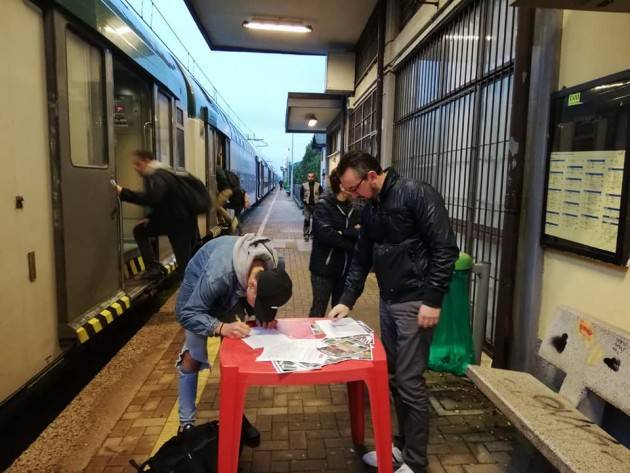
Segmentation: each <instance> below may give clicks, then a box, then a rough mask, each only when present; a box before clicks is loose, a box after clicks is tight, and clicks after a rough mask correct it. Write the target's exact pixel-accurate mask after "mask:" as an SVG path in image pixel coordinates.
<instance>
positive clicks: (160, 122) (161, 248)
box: [153, 85, 183, 260]
mask: <svg viewBox="0 0 630 473" xmlns="http://www.w3.org/2000/svg"><path fill="white" fill-rule="evenodd" d="M153 103H154V108H153V110H154V111H153V122H154V123H155V127H154V128H155V157H156V159H158V160H159V161H161V162H162V163H164V164H166V165H167V166H170V167H171V168H173V169H174V168H175V139H174V131H175V129H176V128H175V112H174V110H175V108H176V107H175V99H174V98H173V97H172V96H171V95H170V94H169V93H168V92H166V91H165V90H163V89H161V88H160V87H158V86H157V85H154V86H153ZM182 124H183V123H182ZM157 241H158V254H159V258H160V260H164V259H166V258H168V257H169V256H170V255H171V254H172V248H171V246H170V243H169V241H168V237H166V236H164V235H163V236H159V237H158V238H157Z"/></svg>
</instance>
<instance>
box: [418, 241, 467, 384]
mask: <svg viewBox="0 0 630 473" xmlns="http://www.w3.org/2000/svg"><path fill="white" fill-rule="evenodd" d="M472 266H473V261H472V258H471V257H470V255H467V254H466V253H463V252H462V253H460V254H459V259H458V260H457V262H456V263H455V271H454V272H453V278H452V279H451V282H450V284H449V287H448V292H447V293H446V295H445V297H444V302H443V304H442V313H441V314H440V321H439V323H438V326H437V327H436V328H435V331H434V332H433V342H432V344H431V351H430V352H429V368H430V369H432V370H433V371H442V372H449V373H453V374H456V375H457V376H463V375H464V374H465V373H466V369H467V368H468V364H469V363H474V362H475V349H474V347H473V340H472V333H471V330H470V301H469V291H468V278H469V275H470V270H471V268H472Z"/></svg>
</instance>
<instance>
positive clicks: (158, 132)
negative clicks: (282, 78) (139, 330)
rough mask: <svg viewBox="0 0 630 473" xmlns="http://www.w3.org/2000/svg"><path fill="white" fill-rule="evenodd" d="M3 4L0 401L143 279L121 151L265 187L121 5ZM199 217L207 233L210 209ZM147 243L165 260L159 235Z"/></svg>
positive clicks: (243, 144)
mask: <svg viewBox="0 0 630 473" xmlns="http://www.w3.org/2000/svg"><path fill="white" fill-rule="evenodd" d="M3 7H4V8H3V15H2V18H1V19H0V29H1V30H2V31H3V39H4V40H3V41H2V42H0V51H1V52H2V57H3V58H5V61H6V63H5V64H11V67H6V68H3V72H2V74H0V88H1V89H2V90H5V91H10V93H5V94H3V99H2V103H3V105H4V107H3V108H4V112H3V115H2V126H0V142H2V143H3V145H4V146H3V148H4V153H5V158H4V159H3V163H4V166H5V173H3V175H2V177H1V178H0V189H1V190H0V192H1V193H2V197H3V198H2V199H0V201H1V202H2V204H0V216H1V217H2V219H3V222H4V223H5V224H4V225H3V226H2V228H1V229H0V251H1V252H2V255H1V256H2V261H3V269H4V271H2V272H1V273H2V275H1V276H0V289H1V290H2V294H3V296H2V300H3V308H4V311H3V317H2V321H1V322H0V343H2V346H3V349H2V350H0V358H1V359H0V374H1V376H0V377H1V378H2V379H3V383H2V385H1V386H0V403H2V402H3V401H4V400H6V399H8V398H9V397H10V396H11V395H12V394H14V393H15V392H16V391H18V390H19V389H20V388H21V387H23V386H25V385H26V384H28V383H29V382H30V381H31V380H32V379H33V378H34V377H36V376H37V375H38V374H40V373H42V372H43V371H45V370H46V369H47V368H48V367H50V366H51V365H52V364H54V363H55V361H56V360H58V359H60V358H61V357H62V356H63V355H64V353H65V352H66V351H67V350H68V349H71V348H72V347H73V346H74V345H76V343H85V342H87V341H88V340H90V339H91V338H93V337H94V336H95V335H96V334H97V333H98V332H100V331H101V330H105V329H106V328H107V327H108V326H109V325H110V324H111V323H112V322H114V321H115V319H116V318H118V317H120V316H122V315H123V314H124V313H125V312H126V311H127V310H128V309H129V307H130V306H131V305H132V304H133V303H134V300H136V299H137V298H138V297H139V296H140V295H141V294H143V293H144V292H146V291H147V289H148V288H149V283H147V282H142V281H139V280H138V279H137V278H134V277H133V276H134V275H135V274H137V273H138V272H140V271H142V270H143V269H144V267H143V262H142V260H141V258H140V257H139V252H138V249H137V247H136V244H135V241H134V238H133V227H134V225H135V224H136V223H137V221H138V220H139V219H141V218H143V217H144V215H145V214H144V212H145V210H144V209H143V208H141V207H138V206H132V205H129V204H126V203H124V204H121V202H120V201H119V200H118V197H117V194H116V192H115V188H114V187H113V186H112V183H111V181H112V180H115V181H116V182H118V183H119V184H120V185H122V186H124V187H129V188H140V187H141V186H142V180H141V178H140V177H139V176H138V175H137V174H136V173H135V171H134V170H133V168H132V166H131V163H130V161H129V155H130V153H131V151H132V150H134V149H138V148H144V149H149V150H151V151H153V152H154V153H155V155H156V157H157V159H159V160H160V161H162V162H164V163H166V164H168V165H169V166H171V167H172V168H173V169H175V171H176V172H190V173H192V174H194V175H196V176H197V177H199V178H200V179H202V180H203V181H204V182H205V183H206V185H207V187H208V189H209V191H210V192H211V193H215V192H216V180H215V176H216V168H217V166H221V167H223V168H225V169H231V170H233V171H235V172H236V173H237V174H238V175H239V176H240V179H241V184H242V186H243V188H244V189H245V190H246V192H247V193H248V196H249V200H250V202H252V203H254V204H255V203H256V202H258V201H259V200H260V199H262V198H263V197H264V196H265V195H266V194H267V193H268V192H269V190H270V187H269V185H268V183H269V174H268V173H267V174H265V171H264V170H262V169H261V170H259V169H258V164H259V163H260V162H263V163H264V161H262V160H258V159H257V158H256V153H255V150H254V148H253V147H252V146H251V144H250V143H249V141H248V140H247V138H246V137H245V136H244V135H243V134H242V133H241V132H240V130H239V129H238V127H237V126H236V125H235V124H234V123H233V121H232V120H231V119H230V118H229V116H228V115H227V114H226V113H224V111H223V110H222V109H221V108H220V107H219V106H218V105H217V104H216V102H215V101H214V100H212V98H211V96H210V94H208V93H207V92H206V91H205V90H204V88H203V87H202V86H201V85H200V84H199V82H197V81H196V80H195V79H194V78H193V77H192V76H191V75H189V74H188V72H187V71H186V70H185V68H184V67H182V65H181V64H180V63H178V61H177V59H176V58H175V57H174V56H173V55H172V54H171V53H170V51H169V50H168V49H167V48H166V47H165V46H164V45H163V44H162V43H161V41H160V40H159V39H158V38H157V37H156V36H155V35H154V34H153V32H152V31H150V29H149V28H148V27H147V26H146V25H145V24H144V23H143V21H142V20H141V19H140V18H138V17H137V15H136V14H135V12H134V11H132V10H131V9H130V8H129V7H128V6H127V5H126V4H125V3H124V2H122V1H121V0H56V1H46V2H44V1H33V2H28V1H22V0H8V1H6V2H5V3H4V4H3ZM7 118H8V120H7ZM265 166H266V169H268V166H267V165H266V164H265ZM265 176H267V177H266V178H265ZM199 228H200V232H201V234H202V235H204V234H206V233H209V234H212V235H217V234H218V233H219V231H220V229H219V228H218V227H217V221H216V214H215V213H214V212H209V213H208V215H202V216H200V218H199ZM157 245H158V248H159V252H160V259H161V261H162V262H163V264H165V265H166V266H167V267H168V268H169V269H171V270H172V269H173V268H174V266H175V261H174V258H173V255H172V251H171V247H170V245H169V244H168V241H167V240H166V239H165V238H163V239H162V238H161V239H160V240H159V241H158V243H157Z"/></svg>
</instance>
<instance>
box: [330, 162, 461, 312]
mask: <svg viewBox="0 0 630 473" xmlns="http://www.w3.org/2000/svg"><path fill="white" fill-rule="evenodd" d="M386 172H387V176H386V178H385V182H384V183H383V187H382V189H381V191H380V193H379V195H378V196H377V198H376V199H375V200H374V201H371V202H369V203H368V204H367V205H366V206H365V208H364V209H363V213H362V215H361V232H360V236H359V240H358V242H357V245H356V247H355V251H354V257H353V260H352V265H351V266H350V270H349V272H348V276H347V277H346V283H345V290H344V293H343V295H342V297H341V300H340V303H342V304H345V305H347V306H349V307H352V306H353V305H354V303H355V302H356V300H357V299H358V298H359V296H360V295H361V293H362V292H363V287H364V285H365V278H366V277H367V275H368V272H369V271H370V268H372V267H374V272H375V273H376V279H377V280H378V285H379V289H380V293H381V298H382V299H384V300H386V301H388V302H390V303H398V302H407V301H412V300H419V301H422V302H423V303H424V304H426V305H427V306H430V307H441V306H442V299H443V298H444V294H445V293H446V291H447V289H448V284H449V281H450V279H451V274H452V271H453V266H454V264H455V260H456V259H457V257H458V255H459V250H458V248H457V243H456V240H455V235H454V233H453V230H452V229H451V224H450V222H449V218H448V213H447V211H446V207H445V206H444V201H443V199H442V197H441V196H440V195H439V194H438V193H437V191H436V190H435V189H433V187H431V186H430V185H429V184H426V183H423V182H420V181H417V180H414V179H408V178H404V177H401V176H399V175H398V174H397V173H396V171H394V170H393V169H391V168H390V169H389V170H386Z"/></svg>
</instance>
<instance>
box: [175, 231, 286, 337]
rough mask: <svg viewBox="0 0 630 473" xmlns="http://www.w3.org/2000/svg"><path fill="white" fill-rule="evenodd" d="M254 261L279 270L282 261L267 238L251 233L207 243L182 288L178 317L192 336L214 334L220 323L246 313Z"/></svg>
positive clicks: (196, 258) (195, 257) (195, 258)
mask: <svg viewBox="0 0 630 473" xmlns="http://www.w3.org/2000/svg"><path fill="white" fill-rule="evenodd" d="M255 259H258V260H261V261H263V262H264V265H265V269H274V268H276V267H278V264H279V258H278V255H277V253H276V251H275V250H274V248H273V247H272V246H271V241H270V240H269V239H268V238H265V237H261V236H257V235H254V234H252V233H248V234H246V235H243V236H242V237H237V236H222V237H219V238H216V239H214V240H210V241H209V242H208V243H206V244H205V245H204V246H203V247H201V249H200V250H199V251H197V253H196V254H195V256H194V257H193V258H192V259H191V260H190V262H189V263H188V266H187V267H186V272H185V274H184V280H183V281H182V285H181V287H180V289H179V295H178V296H177V303H176V304H175V314H176V317H177V320H178V322H179V323H180V324H182V326H183V327H184V328H185V329H186V330H189V331H191V332H193V333H196V334H199V335H205V336H212V335H214V331H215V329H216V327H217V326H218V325H219V324H220V323H221V322H233V321H234V320H235V318H234V315H235V314H238V313H242V312H243V305H242V304H241V301H242V299H243V298H244V297H245V294H246V290H247V278H248V276H249V271H250V269H251V266H252V263H253V262H254V260H255Z"/></svg>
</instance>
